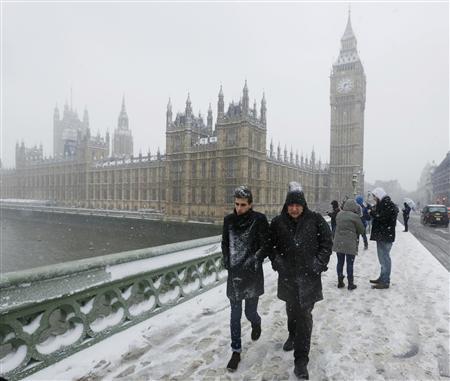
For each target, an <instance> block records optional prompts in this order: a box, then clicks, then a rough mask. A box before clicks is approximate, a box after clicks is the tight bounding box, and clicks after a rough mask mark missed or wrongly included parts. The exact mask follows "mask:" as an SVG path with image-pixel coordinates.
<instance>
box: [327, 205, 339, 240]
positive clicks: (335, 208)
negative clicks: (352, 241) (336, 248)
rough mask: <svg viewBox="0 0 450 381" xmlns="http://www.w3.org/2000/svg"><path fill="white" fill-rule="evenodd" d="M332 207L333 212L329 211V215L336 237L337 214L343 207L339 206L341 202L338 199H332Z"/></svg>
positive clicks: (332, 230)
mask: <svg viewBox="0 0 450 381" xmlns="http://www.w3.org/2000/svg"><path fill="white" fill-rule="evenodd" d="M331 207H332V208H333V210H332V211H331V212H327V214H328V217H330V218H331V232H332V233H333V237H334V232H335V231H336V216H337V214H338V213H339V212H340V211H341V209H340V208H339V204H338V202H337V201H336V200H333V201H331Z"/></svg>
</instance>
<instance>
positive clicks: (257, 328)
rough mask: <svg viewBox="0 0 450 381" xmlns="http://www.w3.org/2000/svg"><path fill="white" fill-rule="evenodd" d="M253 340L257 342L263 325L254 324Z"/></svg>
mask: <svg viewBox="0 0 450 381" xmlns="http://www.w3.org/2000/svg"><path fill="white" fill-rule="evenodd" d="M250 336H251V338H252V340H253V341H256V340H258V339H259V337H260V336H261V323H259V324H252V333H251V335H250Z"/></svg>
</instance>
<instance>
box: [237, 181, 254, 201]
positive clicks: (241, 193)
mask: <svg viewBox="0 0 450 381" xmlns="http://www.w3.org/2000/svg"><path fill="white" fill-rule="evenodd" d="M234 197H236V198H246V199H247V200H248V201H249V202H251V201H252V198H253V197H252V191H251V190H250V189H248V187H246V186H245V185H241V186H239V187H237V188H236V189H235V190H234Z"/></svg>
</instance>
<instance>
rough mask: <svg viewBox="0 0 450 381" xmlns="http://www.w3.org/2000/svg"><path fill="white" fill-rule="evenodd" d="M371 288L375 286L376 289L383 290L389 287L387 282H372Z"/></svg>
mask: <svg viewBox="0 0 450 381" xmlns="http://www.w3.org/2000/svg"><path fill="white" fill-rule="evenodd" d="M372 288H376V289H377V290H383V289H385V288H389V283H377V284H374V285H373V286H372Z"/></svg>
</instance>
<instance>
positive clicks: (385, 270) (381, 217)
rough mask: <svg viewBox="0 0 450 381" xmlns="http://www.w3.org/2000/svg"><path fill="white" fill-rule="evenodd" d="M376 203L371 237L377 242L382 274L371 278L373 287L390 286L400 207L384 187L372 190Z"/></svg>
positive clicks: (373, 209) (372, 210)
mask: <svg viewBox="0 0 450 381" xmlns="http://www.w3.org/2000/svg"><path fill="white" fill-rule="evenodd" d="M372 195H373V198H374V200H375V203H376V204H375V205H374V206H372V209H371V211H370V215H371V217H372V218H373V222H372V231H371V233H370V239H371V240H372V241H376V242H377V254H378V261H379V262H380V267H381V269H380V276H379V277H378V278H377V279H371V280H370V283H373V285H372V288H375V289H385V288H389V285H390V282H391V266H392V264H391V256H390V252H391V249H392V244H393V242H394V241H395V225H396V224H397V215H398V208H397V205H395V204H394V203H393V202H392V201H391V198H390V197H389V196H388V195H387V193H386V192H385V191H384V189H383V188H380V187H379V188H375V189H374V190H373V191H372Z"/></svg>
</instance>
